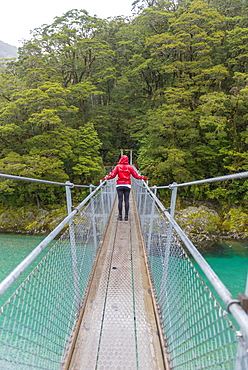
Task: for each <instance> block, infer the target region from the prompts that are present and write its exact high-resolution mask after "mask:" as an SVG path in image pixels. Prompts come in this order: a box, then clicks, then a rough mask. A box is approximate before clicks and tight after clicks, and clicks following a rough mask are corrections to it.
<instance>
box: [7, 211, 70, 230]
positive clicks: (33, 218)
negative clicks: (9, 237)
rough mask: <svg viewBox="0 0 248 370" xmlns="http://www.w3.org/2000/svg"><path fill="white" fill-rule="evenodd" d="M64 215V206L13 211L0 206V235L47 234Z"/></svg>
mask: <svg viewBox="0 0 248 370" xmlns="http://www.w3.org/2000/svg"><path fill="white" fill-rule="evenodd" d="M66 214H67V213H66V207H65V206H63V207H60V206H53V207H51V208H50V209H42V208H37V207H34V206H23V207H20V208H18V209H14V208H5V207H3V206H1V205H0V233H15V234H31V235H40V234H48V233H49V232H50V231H52V230H53V229H54V228H55V227H56V226H57V225H58V224H59V223H60V222H61V221H62V220H63V219H64V218H65V216H66Z"/></svg>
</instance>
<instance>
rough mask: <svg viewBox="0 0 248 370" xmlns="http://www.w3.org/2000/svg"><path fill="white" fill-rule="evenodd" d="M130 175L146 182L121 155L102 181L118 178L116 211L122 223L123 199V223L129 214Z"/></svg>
mask: <svg viewBox="0 0 248 370" xmlns="http://www.w3.org/2000/svg"><path fill="white" fill-rule="evenodd" d="M131 175H132V176H133V177H135V178H136V179H142V180H148V179H147V177H145V176H140V175H139V174H138V173H137V172H136V171H135V169H134V168H133V166H131V165H130V164H129V160H128V156H127V155H123V156H122V157H121V158H120V160H119V163H118V164H117V166H116V167H115V168H114V169H113V171H112V172H111V173H110V174H109V175H108V176H105V177H104V178H103V179H102V180H110V179H114V178H115V177H116V176H118V178H117V181H116V190H117V194H118V211H119V216H118V220H119V221H122V203H123V198H124V203H125V221H128V212H129V195H130V190H131V179H130V177H131Z"/></svg>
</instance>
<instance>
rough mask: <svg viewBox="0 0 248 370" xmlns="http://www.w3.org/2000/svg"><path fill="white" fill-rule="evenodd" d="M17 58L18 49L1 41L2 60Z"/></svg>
mask: <svg viewBox="0 0 248 370" xmlns="http://www.w3.org/2000/svg"><path fill="white" fill-rule="evenodd" d="M2 58H17V47H16V46H12V45H9V44H6V43H5V42H3V41H0V59H2Z"/></svg>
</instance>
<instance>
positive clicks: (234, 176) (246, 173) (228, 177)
mask: <svg viewBox="0 0 248 370" xmlns="http://www.w3.org/2000/svg"><path fill="white" fill-rule="evenodd" d="M246 177H248V171H244V172H239V173H234V174H231V175H225V176H217V177H210V178H208V179H203V180H196V181H190V182H184V183H181V184H177V183H176V182H173V183H172V184H170V185H164V186H154V187H155V188H156V189H173V188H179V187H183V186H189V185H197V184H205V183H209V182H217V181H225V180H235V179H242V178H246ZM152 188H153V187H152Z"/></svg>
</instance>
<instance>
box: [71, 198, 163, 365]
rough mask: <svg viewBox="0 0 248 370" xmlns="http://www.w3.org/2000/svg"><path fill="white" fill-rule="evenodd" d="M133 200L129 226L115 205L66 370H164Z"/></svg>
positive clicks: (161, 347) (131, 199)
mask: <svg viewBox="0 0 248 370" xmlns="http://www.w3.org/2000/svg"><path fill="white" fill-rule="evenodd" d="M151 292H152V289H151V286H150V281H149V275H148V273H147V269H146V258H145V255H144V249H143V245H142V237H141V233H140V228H139V221H138V216H137V212H136V207H135V204H134V199H133V195H132V193H131V196H130V214H129V221H117V202H115V205H114V208H113V211H112V214H111V216H110V220H109V224H108V227H107V230H106V233H105V237H104V240H103V243H102V245H101V248H100V251H99V254H98V259H97V264H96V267H95V270H94V273H93V277H92V282H91V285H90V290H89V294H88V298H87V302H86V304H85V307H84V312H83V315H82V320H81V322H80V328H79V330H78V335H77V338H76V342H75V343H74V344H73V345H72V348H71V355H70V356H69V358H68V360H67V365H66V368H67V369H70V370H72V369H73V370H83V369H84V370H93V369H100V370H102V369H113V370H116V369H130V370H135V369H142V370H146V369H147V370H152V369H154V370H155V369H156V370H159V369H167V363H166V359H165V358H164V351H163V344H161V341H160V337H161V336H160V335H159V333H160V331H159V326H158V322H157V321H158V320H156V318H157V315H156V312H155V304H154V301H153V299H152V293H151Z"/></svg>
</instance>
